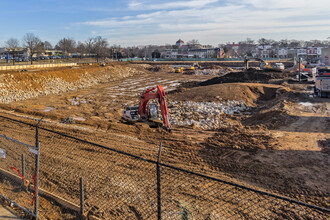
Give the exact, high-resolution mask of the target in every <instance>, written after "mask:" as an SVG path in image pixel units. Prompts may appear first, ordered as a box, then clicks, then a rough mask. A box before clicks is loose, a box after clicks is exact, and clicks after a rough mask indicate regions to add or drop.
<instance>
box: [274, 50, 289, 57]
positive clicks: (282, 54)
mask: <svg viewBox="0 0 330 220" xmlns="http://www.w3.org/2000/svg"><path fill="white" fill-rule="evenodd" d="M288 52H289V50H288V49H287V48H278V50H277V57H278V58H288Z"/></svg>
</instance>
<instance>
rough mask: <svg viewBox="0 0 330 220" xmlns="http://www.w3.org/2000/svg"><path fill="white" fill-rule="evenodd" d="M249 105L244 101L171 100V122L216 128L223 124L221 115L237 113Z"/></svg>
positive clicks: (209, 128) (206, 128) (205, 128)
mask: <svg viewBox="0 0 330 220" xmlns="http://www.w3.org/2000/svg"><path fill="white" fill-rule="evenodd" d="M247 109H248V106H246V105H245V103H244V102H243V101H227V102H222V103H214V102H192V101H186V102H170V103H169V112H170V122H171V124H173V125H181V126H185V125H190V126H191V125H195V126H196V127H198V128H201V129H204V130H214V129H217V128H220V127H221V126H223V124H222V123H221V115H223V114H228V115H232V114H237V113H239V112H242V111H245V110H247Z"/></svg>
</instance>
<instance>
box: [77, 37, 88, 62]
mask: <svg viewBox="0 0 330 220" xmlns="http://www.w3.org/2000/svg"><path fill="white" fill-rule="evenodd" d="M76 50H77V53H79V54H80V58H82V56H83V55H84V54H86V53H87V49H86V45H85V44H84V43H83V42H80V41H78V43H77V48H76Z"/></svg>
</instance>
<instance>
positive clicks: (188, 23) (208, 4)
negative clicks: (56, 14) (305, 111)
mask: <svg viewBox="0 0 330 220" xmlns="http://www.w3.org/2000/svg"><path fill="white" fill-rule="evenodd" d="M153 2H154V1H153ZM148 3H150V1H145V2H142V1H139V2H137V1H134V2H130V3H129V5H128V6H129V9H132V7H133V6H134V9H135V10H141V12H140V11H138V13H136V14H135V15H132V13H130V12H129V11H130V10H128V11H127V14H124V15H123V17H112V18H108V19H103V20H94V21H87V22H83V23H80V25H87V26H92V27H94V28H98V34H99V35H105V36H108V37H111V38H113V39H115V40H119V41H120V42H123V41H124V39H127V42H128V43H129V44H130V43H131V42H140V41H145V42H146V43H145V44H148V42H154V41H158V44H163V43H165V42H164V40H168V39H170V38H172V37H173V39H175V38H179V37H182V38H183V37H186V40H189V39H193V38H196V39H199V41H200V42H207V43H211V44H212V42H213V44H217V43H216V39H217V38H219V39H220V38H221V37H223V36H227V37H228V36H234V35H235V36H241V39H244V38H245V37H247V36H248V35H258V34H260V35H261V34H264V35H267V34H268V35H271V34H276V35H277V36H280V35H281V33H282V34H283V38H287V37H286V36H289V34H288V33H290V35H291V33H296V35H297V36H299V33H309V32H310V35H312V33H313V32H314V33H321V32H326V33H328V34H327V35H330V33H329V31H328V29H329V26H330V18H329V16H328V8H330V1H329V2H328V1H324V0H315V1H314V2H313V3H312V2H309V1H306V0H301V1H299V2H298V1H290V0H269V1H262V0H238V1H237V2H236V3H235V4H232V3H231V2H230V1H228V2H225V3H223V2H222V4H220V3H219V2H218V1H215V0H206V1H177V2H167V3H158V4H157V3H153V4H148ZM307 3H308V4H307ZM184 4H185V6H184V7H183V5H184ZM304 4H307V5H308V7H307V6H306V5H304ZM309 5H310V7H309ZM321 5H322V7H319V6H321ZM181 6H182V7H181ZM142 8H143V10H142ZM150 10H151V11H150ZM132 39H134V40H132ZM141 39H142V40H141ZM161 41H163V42H161Z"/></svg>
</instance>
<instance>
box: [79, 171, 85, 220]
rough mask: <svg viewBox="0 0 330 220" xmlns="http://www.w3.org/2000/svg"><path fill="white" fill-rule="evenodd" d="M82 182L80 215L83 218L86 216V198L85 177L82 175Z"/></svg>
mask: <svg viewBox="0 0 330 220" xmlns="http://www.w3.org/2000/svg"><path fill="white" fill-rule="evenodd" d="M79 180H80V181H79V182H80V216H81V218H82V219H83V216H84V208H85V200H84V199H85V198H84V196H85V195H84V194H85V193H84V178H83V177H80V178H79Z"/></svg>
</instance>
